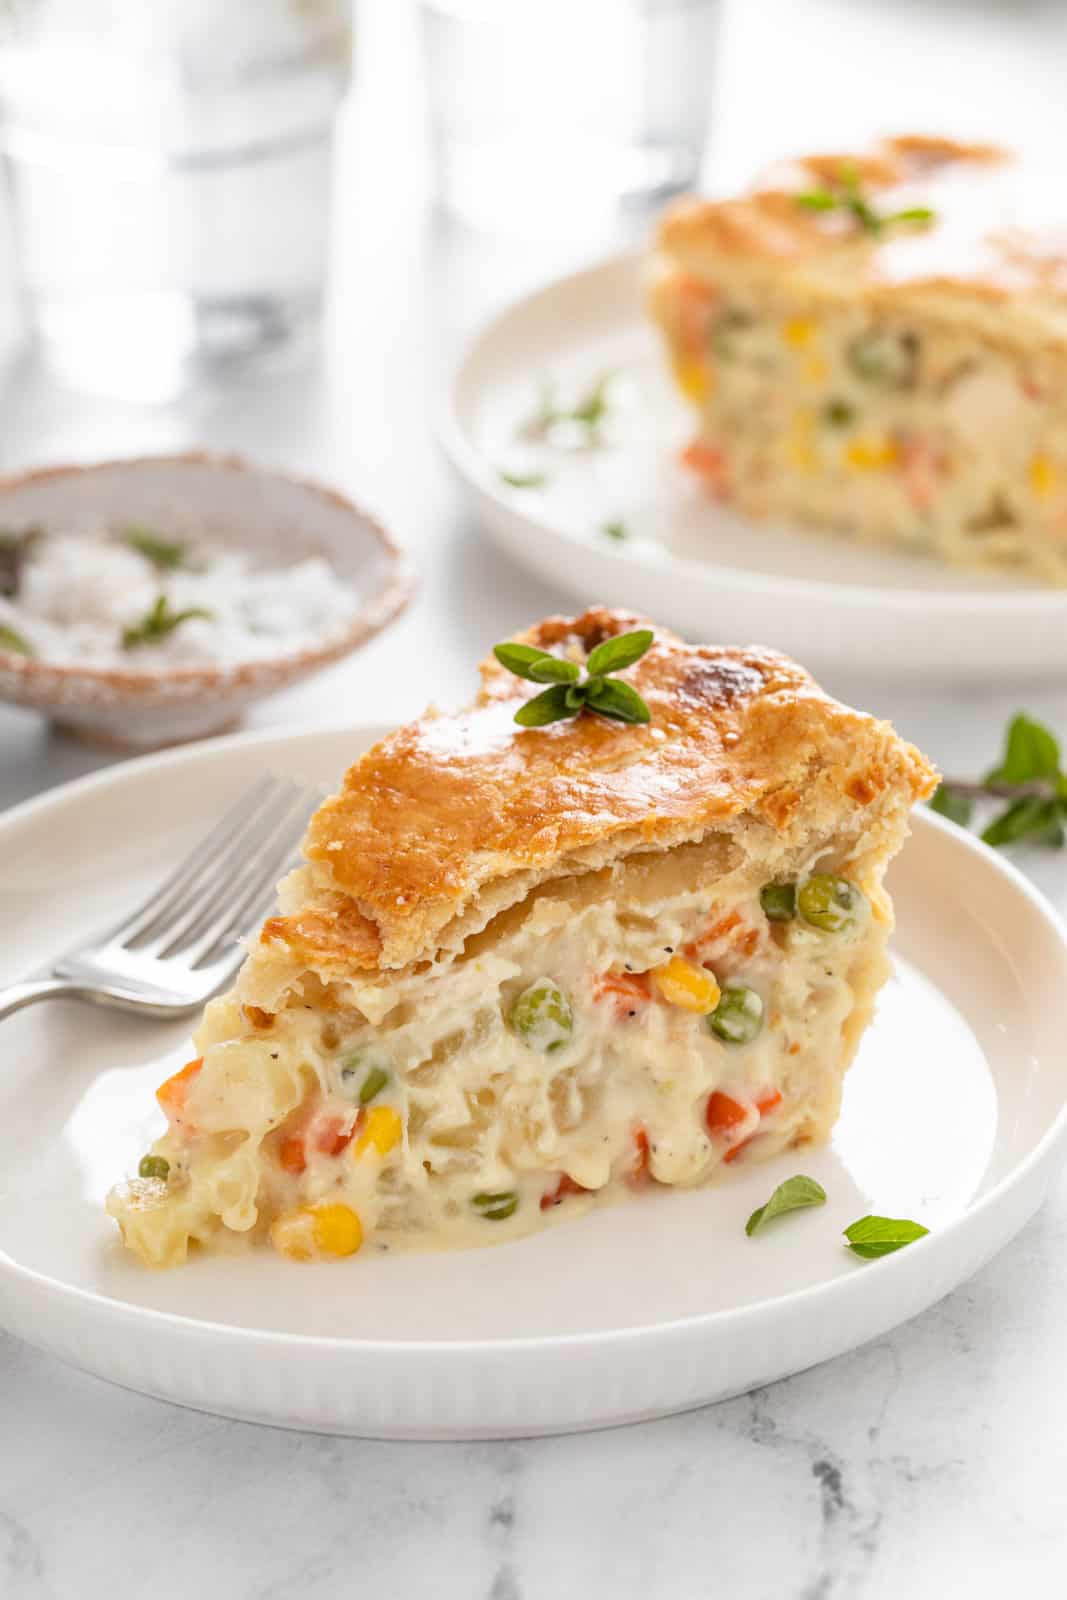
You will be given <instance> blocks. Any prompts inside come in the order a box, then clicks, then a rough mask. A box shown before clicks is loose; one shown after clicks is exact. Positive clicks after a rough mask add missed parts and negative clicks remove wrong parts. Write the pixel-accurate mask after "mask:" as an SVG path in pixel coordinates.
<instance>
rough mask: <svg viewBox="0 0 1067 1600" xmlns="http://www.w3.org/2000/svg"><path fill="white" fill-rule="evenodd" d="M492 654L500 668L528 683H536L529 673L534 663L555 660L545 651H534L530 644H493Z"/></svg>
mask: <svg viewBox="0 0 1067 1600" xmlns="http://www.w3.org/2000/svg"><path fill="white" fill-rule="evenodd" d="M493 654H494V655H495V656H496V658H497V660H498V661H499V662H500V665H501V666H502V667H507V669H508V671H509V672H513V673H514V674H515V676H516V677H517V678H526V679H528V680H529V682H530V683H536V682H537V679H536V678H534V677H533V676H532V675H531V672H530V668H531V667H533V666H534V665H535V663H537V662H539V661H554V660H555V657H554V656H550V655H549V653H548V651H547V650H536V649H535V648H534V646H533V645H532V644H512V643H510V641H509V642H505V643H504V644H495V645H494V646H493Z"/></svg>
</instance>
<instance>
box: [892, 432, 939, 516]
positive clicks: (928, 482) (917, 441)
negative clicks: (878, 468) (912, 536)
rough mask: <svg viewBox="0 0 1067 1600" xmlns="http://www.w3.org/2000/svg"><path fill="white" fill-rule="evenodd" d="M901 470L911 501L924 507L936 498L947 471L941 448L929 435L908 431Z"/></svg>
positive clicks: (902, 448) (901, 449)
mask: <svg viewBox="0 0 1067 1600" xmlns="http://www.w3.org/2000/svg"><path fill="white" fill-rule="evenodd" d="M900 471H901V476H902V477H903V479H904V487H905V488H906V490H907V491H908V498H909V500H910V501H911V503H912V505H913V506H914V507H915V508H916V510H918V511H925V510H926V508H927V507H928V506H929V505H930V504H931V503H932V501H933V500H934V499H935V498H936V496H937V493H938V490H939V489H940V487H941V481H942V479H943V477H944V475H945V463H944V458H943V456H942V454H941V452H940V451H939V450H938V449H937V448H936V447H935V446H934V445H933V444H931V443H930V441H929V440H928V439H923V438H921V437H919V436H918V435H917V434H909V435H908V437H907V438H906V439H904V440H903V441H902V443H901V446H900Z"/></svg>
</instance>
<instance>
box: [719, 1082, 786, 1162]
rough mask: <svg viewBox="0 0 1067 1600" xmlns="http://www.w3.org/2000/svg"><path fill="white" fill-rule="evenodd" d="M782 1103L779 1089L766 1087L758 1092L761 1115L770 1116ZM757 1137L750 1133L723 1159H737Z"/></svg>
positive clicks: (758, 1108)
mask: <svg viewBox="0 0 1067 1600" xmlns="http://www.w3.org/2000/svg"><path fill="white" fill-rule="evenodd" d="M781 1103H782V1096H781V1095H780V1093H779V1092H778V1090H777V1089H764V1091H763V1092H762V1094H758V1095H757V1096H756V1110H757V1111H758V1112H759V1114H760V1116H761V1117H766V1116H768V1115H769V1114H770V1112H772V1111H773V1110H774V1109H775V1107H776V1106H780V1105H781ZM757 1132H758V1130H757ZM755 1137H756V1135H755V1133H750V1134H749V1136H748V1138H747V1139H741V1140H740V1141H739V1142H738V1143H737V1144H735V1145H732V1146H731V1147H730V1149H729V1150H727V1152H726V1154H725V1155H724V1156H723V1160H724V1161H736V1160H737V1157H738V1156H739V1155H740V1154H741V1152H742V1150H744V1148H745V1146H746V1145H750V1144H751V1143H752V1141H753V1139H754V1138H755Z"/></svg>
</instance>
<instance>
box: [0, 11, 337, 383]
mask: <svg viewBox="0 0 1067 1600" xmlns="http://www.w3.org/2000/svg"><path fill="white" fill-rule="evenodd" d="M350 57H351V0H0V108H2V124H0V140H2V148H3V154H4V160H5V165H6V168H7V173H8V177H9V180H10V193H11V202H12V220H13V226H14V234H15V241H16V248H17V252H18V264H19V269H20V273H21V279H22V286H23V290H24V293H25V300H26V306H27V310H28V312H29V315H30V317H31V319H32V321H33V323H34V324H35V326H36V329H37V332H38V334H39V337H40V341H41V345H42V349H43V354H44V356H45V358H46V360H47V361H48V362H49V364H50V365H51V366H52V367H53V368H54V369H56V370H57V371H58V372H59V373H60V374H61V375H62V376H63V377H65V378H66V379H68V380H69V381H71V382H73V383H75V384H76V385H77V386H78V387H82V388H88V389H90V390H94V391H96V392H105V393H111V394H121V395H124V396H127V397H131V398H140V399H166V398H169V397H170V396H172V395H174V394H177V393H179V392H181V390H182V389H184V388H185V387H186V386H187V385H188V384H189V383H190V382H191V381H193V380H195V379H197V378H199V377H201V376H203V375H204V374H211V375H214V374H220V373H230V372H233V371H235V370H241V371H243V370H245V369H246V368H248V367H249V366H253V367H254V366H256V365H258V364H259V363H261V362H268V361H270V360H272V359H276V358H278V357H279V356H282V355H285V356H286V358H287V359H288V358H291V356H292V354H293V352H294V350H295V349H296V348H297V347H298V346H299V345H300V343H301V342H303V343H305V344H306V343H307V342H309V339H310V336H312V335H313V332H314V328H315V324H316V320H317V315H318V312H319V308H320V301H321V295H322V288H323V275H324V266H325V246H326V230H327V223H328V217H329V191H330V179H331V156H332V148H333V140H334V125H335V122H336V114H337V110H338V107H339V104H340V101H341V99H342V96H343V95H344V92H345V89H346V87H347V83H348V75H349V66H350Z"/></svg>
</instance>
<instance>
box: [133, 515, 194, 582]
mask: <svg viewBox="0 0 1067 1600" xmlns="http://www.w3.org/2000/svg"><path fill="white" fill-rule="evenodd" d="M122 539H123V543H125V544H128V545H129V547H130V549H131V550H136V551H137V553H138V555H142V556H144V558H145V560H146V561H150V562H151V563H152V565H153V566H154V567H156V568H157V569H158V570H159V571H160V572H177V571H179V570H181V569H184V570H185V571H187V572H191V571H193V570H194V567H193V563H192V562H191V561H190V560H189V550H188V546H187V545H185V544H183V543H182V541H181V540H180V539H163V538H161V537H160V535H159V534H158V533H153V531H152V529H151V528H145V527H142V526H141V524H140V523H131V525H130V526H129V527H128V528H125V529H124V530H123V533H122Z"/></svg>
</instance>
